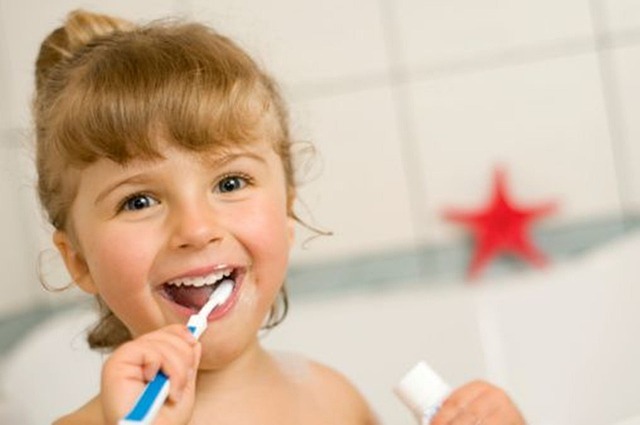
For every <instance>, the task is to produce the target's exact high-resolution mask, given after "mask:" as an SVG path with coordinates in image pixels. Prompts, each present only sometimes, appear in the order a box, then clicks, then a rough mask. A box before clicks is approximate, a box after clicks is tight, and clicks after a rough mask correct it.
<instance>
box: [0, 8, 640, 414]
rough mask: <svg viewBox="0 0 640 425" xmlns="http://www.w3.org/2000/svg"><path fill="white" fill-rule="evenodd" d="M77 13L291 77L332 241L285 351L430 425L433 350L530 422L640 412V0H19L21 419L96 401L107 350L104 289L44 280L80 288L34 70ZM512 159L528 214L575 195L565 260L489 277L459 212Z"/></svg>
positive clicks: (0, 165)
mask: <svg viewBox="0 0 640 425" xmlns="http://www.w3.org/2000/svg"><path fill="white" fill-rule="evenodd" d="M75 8H86V9H89V10H92V11H97V12H104V13H109V14H115V15H118V16H121V17H124V18H127V19H129V20H133V21H137V22H147V21H149V20H153V19H157V18H164V17H168V16H179V17H184V18H188V19H196V20H198V21H201V22H204V23H206V24H210V25H211V26H213V27H214V28H216V29H217V30H219V31H220V32H222V33H224V34H227V35H229V36H231V37H232V38H233V39H235V40H236V41H238V42H239V43H240V44H241V45H242V46H243V47H244V48H246V49H247V50H248V51H249V52H250V53H251V54H252V55H253V57H254V58H255V59H256V60H258V62H260V63H261V64H263V66H264V67H265V68H266V69H267V70H269V72H270V73H271V74H272V75H273V76H274V77H275V78H276V79H277V80H278V81H279V82H280V83H281V86H282V89H283V92H284V95H285V97H286V99H287V100H288V101H289V105H290V111H291V116H292V127H293V128H292V130H293V135H294V138H295V139H296V140H299V141H310V142H312V143H313V144H314V146H315V147H316V149H317V153H316V154H315V156H313V157H311V158H309V157H308V156H304V155H303V158H302V160H301V161H300V170H299V179H300V182H301V186H300V199H299V202H298V206H297V209H298V212H299V215H300V216H301V217H302V218H303V219H304V220H305V221H306V222H308V223H310V224H312V225H314V226H317V227H319V228H321V229H324V230H329V231H331V232H333V236H330V237H319V238H312V237H313V235H314V234H313V232H309V231H308V230H306V229H304V228H303V227H300V228H299V229H298V243H297V244H296V248H295V249H294V252H293V257H292V267H291V273H290V276H289V280H288V282H287V284H288V287H289V291H290V293H291V298H292V308H291V312H290V317H289V318H288V319H287V321H286V322H285V324H284V325H283V326H282V327H281V328H279V329H276V330H275V331H273V332H272V333H271V334H269V335H267V336H265V343H266V344H267V345H270V346H272V347H273V348H278V349H280V348H282V349H287V350H295V351H302V352H305V353H307V354H309V355H311V356H312V357H315V358H318V359H319V360H322V361H325V362H326V363H329V364H331V365H333V366H335V367H336V368H338V369H340V370H341V371H342V372H343V373H345V374H346V375H347V376H349V377H350V378H351V379H352V380H354V382H355V383H356V384H357V385H358V386H359V387H360V388H361V390H362V391H363V392H364V393H365V395H366V396H367V397H368V398H369V400H370V401H371V404H372V405H373V408H374V409H375V410H376V411H378V413H379V415H380V417H381V418H382V419H383V421H384V423H387V424H410V423H413V419H412V418H411V416H410V415H409V413H408V412H407V411H406V409H405V408H404V407H403V406H401V405H400V403H399V402H398V401H397V400H396V399H395V398H394V396H393V394H392V393H391V387H392V386H393V385H394V384H395V383H396V382H397V381H398V380H399V379H400V378H401V377H402V375H403V374H404V373H405V372H406V371H408V370H409V369H410V368H411V366H413V364H414V363H415V362H417V361H418V360H421V359H424V360H427V361H428V362H429V363H431V364H432V366H434V368H435V369H436V370H438V371H439V372H440V374H441V375H442V376H443V378H445V380H447V381H449V382H450V383H451V384H452V385H460V384H461V383H463V382H466V381H468V380H470V379H473V378H477V377H480V378H485V379H490V380H492V381H493V382H496V383H498V384H500V385H502V386H504V387H505V388H506V389H507V390H508V391H509V393H510V394H511V395H512V397H513V398H514V399H515V400H516V402H517V403H518V404H519V405H520V406H521V407H522V409H523V411H524V412H525V414H526V416H527V417H528V419H529V421H530V423H532V424H540V425H542V424H546V425H550V424H581V425H585V424H586V425H589V424H593V425H598V424H602V425H604V424H609V425H611V424H614V423H616V424H618V423H622V421H625V420H632V419H629V418H634V417H637V416H640V395H638V394H640V392H638V391H637V388H636V386H637V382H638V380H640V366H638V365H637V360H636V359H637V358H639V357H640V342H639V341H638V335H639V334H640V312H638V311H639V310H640V309H639V308H638V306H639V303H640V282H638V279H637V276H638V267H637V262H638V260H640V236H638V235H639V234H638V232H637V229H640V219H639V217H640V167H638V165H639V164H640V141H639V138H640V120H639V119H637V117H639V116H640V78H639V77H638V75H640V2H638V1H636V0H562V1H557V0H492V1H471V0H448V1H435V0H429V1H417V0H378V1H363V0H352V1H348V2H344V1H338V0H325V1H322V2H300V1H293V0H274V1H271V2H261V3H259V4H258V3H256V2H251V1H247V0H234V1H231V0H219V1H215V2H213V1H204V0H200V1H199V0H184V1H177V0H126V1H125V0H114V1H110V2H108V3H107V2H103V1H97V0H96V1H78V0H57V1H55V2H42V1H36V0H22V1H17V0H0V138H1V143H0V197H1V199H3V200H4V202H2V205H1V207H0V229H1V233H2V235H3V239H4V241H5V243H4V244H2V245H0V270H2V273H3V274H4V278H3V279H2V280H1V281H0V290H1V291H2V296H0V359H2V360H4V364H5V367H4V369H3V372H2V373H1V374H0V378H2V379H3V380H4V382H5V383H4V384H3V387H4V388H5V389H4V393H2V394H0V419H1V418H2V417H3V416H1V415H2V408H3V407H4V409H5V411H6V412H7V413H6V415H14V416H12V417H15V418H20V419H18V421H19V422H13V423H25V424H26V423H44V421H46V420H50V418H51V416H46V415H53V414H54V413H55V414H59V413H60V412H64V411H68V410H70V409H71V408H73V407H74V406H77V405H78V404H79V403H80V402H81V401H82V400H86V399H87V395H86V394H87V393H88V394H91V393H92V391H94V390H95V385H96V384H95V383H96V382H97V381H96V379H97V371H96V370H95V369H96V368H92V367H87V368H86V370H87V371H88V370H91V371H94V372H95V373H91V372H86V373H85V372H84V371H85V369H82V368H81V365H86V366H93V364H92V362H97V363H99V362H100V361H101V358H100V357H99V356H98V355H93V356H94V357H91V356H92V355H89V354H87V353H86V349H85V347H84V346H83V345H82V343H81V339H82V338H79V337H78V335H80V334H81V333H82V331H83V329H84V328H85V327H86V326H87V324H89V323H91V320H92V317H91V315H90V312H89V310H90V308H91V302H90V300H88V299H87V298H85V297H84V296H82V295H81V294H78V293H77V292H76V291H74V290H69V291H65V292H63V293H55V294H52V293H50V292H47V291H45V290H43V288H42V286H41V285H40V280H39V277H38V269H39V268H40V269H41V272H42V273H43V274H44V275H45V276H46V281H47V282H48V283H49V284H51V285H53V286H57V287H63V286H65V285H66V284H67V283H68V282H69V277H68V276H66V274H65V273H64V271H63V270H62V263H61V262H60V260H59V259H58V257H57V256H56V253H55V252H53V250H52V246H51V243H50V231H51V230H50V228H49V226H48V225H47V224H46V223H45V222H44V220H43V219H42V214H41V212H40V208H39V206H38V204H37V201H36V198H35V190H34V179H35V175H34V170H33V165H32V161H33V149H32V143H33V138H32V129H31V127H30V125H31V123H30V112H29V105H30V100H31V96H32V90H33V72H34V68H33V63H34V60H35V56H36V54H37V51H38V49H39V46H40V42H41V41H42V40H43V39H44V37H45V36H46V35H47V34H48V33H49V32H51V31H52V30H53V29H55V28H56V27H58V26H60V24H61V23H62V22H63V19H64V17H65V15H66V13H67V12H68V11H70V10H72V9H75ZM497 167H502V169H503V170H505V173H506V179H507V186H508V188H507V189H508V192H509V194H510V195H511V198H512V200H513V203H514V204H516V205H520V206H524V207H527V206H537V205H540V204H543V203H546V202H549V201H551V202H555V203H556V204H557V209H556V211H555V212H554V213H553V214H551V215H549V216H545V217H544V218H542V219H540V220H538V221H535V222H534V223H533V224H532V226H531V232H530V236H531V239H532V241H533V243H534V244H535V245H536V246H538V247H539V249H540V250H541V251H543V252H544V253H546V255H547V257H548V258H549V260H550V263H549V265H548V266H547V267H545V268H543V269H537V268H532V267H531V266H530V265H528V263H526V262H524V261H522V259H521V258H517V257H514V256H499V257H497V258H495V259H494V260H493V261H491V263H490V264H489V265H488V266H487V267H486V269H484V270H483V273H482V274H481V276H480V278H479V279H476V280H473V281H470V280H469V279H468V278H467V268H468V264H469V261H470V259H471V257H472V255H473V252H474V245H473V239H472V238H471V237H470V236H471V235H470V234H469V233H468V231H467V229H466V228H465V227H463V226H461V225H460V224H459V223H453V222H451V221H447V220H445V219H444V213H445V211H448V210H450V209H452V208H454V209H462V210H479V209H481V208H483V206H485V205H486V203H487V202H488V201H489V199H490V198H491V194H492V190H493V184H494V180H493V179H494V170H495V169H496V168H497ZM65 338H66V341H71V342H69V343H64V342H63V344H62V345H64V346H65V347H66V348H65V349H66V350H67V351H60V352H58V351H55V349H54V348H52V346H54V345H56V344H58V345H59V344H60V341H61V339H62V340H63V341H65ZM50 343H51V344H50ZM52 350H53V351H52ZM45 352H46V353H47V356H45V355H44V354H43V353H45ZM76 356H77V357H76ZM43 357H44V360H42V358H43ZM71 359H74V360H73V361H71ZM65 361H66V363H69V364H65ZM85 363H86V364H85ZM39 365H40V367H41V368H40V369H38V367H39ZM97 369H99V364H98V366H97ZM78 370H82V371H83V372H82V373H78V372H73V371H78ZM27 371H29V372H27ZM36 371H38V372H42V373H44V374H48V375H46V376H47V377H48V378H51V382H52V383H51V385H53V386H55V385H58V387H56V390H55V391H47V392H46V394H43V395H42V397H40V398H38V405H39V406H43V407H42V408H41V409H40V411H41V413H40V415H41V416H33V415H37V414H38V413H34V412H33V411H32V409H29V408H28V407H25V406H24V405H22V404H25V403H33V402H34V401H33V400H34V399H33V398H34V397H36V398H37V397H39V396H38V395H37V394H41V393H42V391H38V388H42V383H41V382H40V383H38V382H37V381H36V380H35V378H33V377H34V376H36V375H34V374H35V373H36ZM56 374H57V375H56ZM70 377H71V378H73V379H79V380H84V381H83V382H82V384H77V385H76V384H73V383H71V382H70V381H69V379H71V378H70ZM21 391H22V393H21ZM23 393H24V394H27V395H29V397H31V401H29V402H27V401H25V400H27V399H28V398H27V397H26V395H25V396H24V397H23ZM21 397H22V398H21ZM56 397H57V398H56ZM21 403H22V404H21ZM25 411H27V412H28V413H25ZM43 412H44V413H43ZM7 417H8V416H7ZM0 422H2V421H1V420H0ZM2 423H4V422H2ZM7 423H9V422H7ZM628 423H631V422H628ZM634 423H635V422H634Z"/></svg>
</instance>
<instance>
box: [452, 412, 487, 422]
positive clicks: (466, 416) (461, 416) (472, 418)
mask: <svg viewBox="0 0 640 425" xmlns="http://www.w3.org/2000/svg"><path fill="white" fill-rule="evenodd" d="M449 425H486V424H485V423H484V421H483V419H482V418H481V417H478V416H477V415H476V414H474V413H473V412H470V411H468V410H463V411H460V412H459V413H458V415H457V416H456V417H455V418H453V419H452V420H451V421H449Z"/></svg>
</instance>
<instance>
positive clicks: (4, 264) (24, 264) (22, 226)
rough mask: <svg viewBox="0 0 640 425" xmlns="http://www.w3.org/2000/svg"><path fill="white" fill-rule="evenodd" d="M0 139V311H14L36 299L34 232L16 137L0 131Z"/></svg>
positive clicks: (27, 185)
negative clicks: (0, 293)
mask: <svg viewBox="0 0 640 425" xmlns="http://www.w3.org/2000/svg"><path fill="white" fill-rule="evenodd" d="M1 136H2V137H0V144H1V147H0V198H1V199H2V200H3V201H2V208H0V226H1V227H0V228H1V229H2V240H3V243H2V244H0V270H2V274H3V278H2V285H3V286H4V288H3V289H8V290H3V291H2V292H3V295H2V297H0V311H3V312H5V311H17V310H18V309H20V308H22V307H24V306H25V305H27V304H28V303H29V302H32V301H33V299H35V298H37V297H38V293H39V292H40V291H39V287H38V283H37V276H36V269H35V267H34V255H33V254H34V252H33V249H32V247H33V245H34V242H35V232H34V230H33V228H32V226H30V224H31V223H30V222H29V221H28V220H25V198H26V197H25V189H26V190H28V187H29V182H28V181H26V179H25V176H24V174H23V173H21V171H20V167H19V165H20V164H22V163H23V161H22V158H21V156H22V154H21V151H20V149H18V148H17V146H18V145H17V143H15V142H14V141H13V140H11V139H12V138H15V137H16V135H15V134H14V133H12V132H9V131H6V130H5V131H3V132H2V133H1Z"/></svg>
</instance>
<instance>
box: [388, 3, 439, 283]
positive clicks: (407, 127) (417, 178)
mask: <svg viewBox="0 0 640 425" xmlns="http://www.w3.org/2000/svg"><path fill="white" fill-rule="evenodd" d="M378 4H379V7H380V17H381V22H380V23H381V25H382V33H383V37H384V42H385V46H384V47H385V50H386V56H387V60H388V64H389V68H388V70H389V82H390V84H389V86H390V87H389V88H390V89H391V95H392V102H393V110H394V113H395V121H396V127H397V133H398V136H399V138H400V149H401V152H400V154H401V158H402V164H403V167H402V168H403V171H404V177H405V179H406V184H407V193H408V201H409V208H410V217H411V225H412V228H413V243H414V248H415V250H416V252H418V247H419V245H420V240H421V236H422V235H423V233H424V225H423V224H422V223H423V222H424V220H425V217H426V212H427V211H428V208H427V204H428V201H427V198H428V193H427V188H426V175H425V173H424V172H423V171H422V167H421V164H420V159H419V157H420V155H419V153H420V149H419V140H417V135H416V132H415V130H416V127H415V123H414V120H413V119H412V112H413V109H412V105H411V94H410V92H409V87H408V85H407V84H406V83H405V81H406V79H407V76H408V70H407V68H406V66H405V64H404V56H405V54H404V49H403V46H402V42H401V41H400V33H399V29H398V22H397V17H396V8H397V6H396V5H395V4H394V3H393V1H389V0H379V2H378ZM416 266H417V269H418V271H419V274H420V275H421V276H424V274H425V272H426V270H425V266H424V264H423V262H422V261H417V264H416Z"/></svg>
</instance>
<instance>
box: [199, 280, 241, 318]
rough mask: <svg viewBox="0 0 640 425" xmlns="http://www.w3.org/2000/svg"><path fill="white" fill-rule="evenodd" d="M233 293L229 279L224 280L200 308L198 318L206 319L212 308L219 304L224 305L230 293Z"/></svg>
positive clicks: (231, 282)
mask: <svg viewBox="0 0 640 425" xmlns="http://www.w3.org/2000/svg"><path fill="white" fill-rule="evenodd" d="M232 292H233V281H232V280H231V279H226V280H224V281H223V282H222V283H221V284H220V285H218V287H217V288H216V289H214V290H213V292H212V293H211V296H210V297H209V301H207V303H206V304H205V305H204V306H202V308H201V309H200V312H199V313H198V316H201V317H207V316H208V315H210V314H211V312H212V311H213V309H214V308H216V307H218V306H219V305H221V304H224V303H225V301H227V300H228V299H229V297H230V296H231V293H232Z"/></svg>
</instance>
